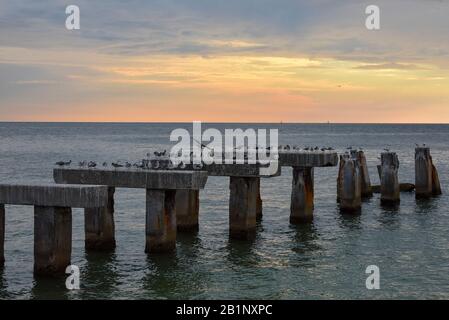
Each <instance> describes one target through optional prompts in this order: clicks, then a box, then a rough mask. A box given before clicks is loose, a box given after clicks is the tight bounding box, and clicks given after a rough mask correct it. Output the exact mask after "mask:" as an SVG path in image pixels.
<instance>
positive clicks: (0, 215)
mask: <svg viewBox="0 0 449 320" xmlns="http://www.w3.org/2000/svg"><path fill="white" fill-rule="evenodd" d="M4 248H5V205H4V204H0V268H2V267H3V265H4V264H5V251H4Z"/></svg>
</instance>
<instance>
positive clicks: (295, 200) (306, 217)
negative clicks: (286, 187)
mask: <svg viewBox="0 0 449 320" xmlns="http://www.w3.org/2000/svg"><path fill="white" fill-rule="evenodd" d="M313 192H314V190H313V168H312V167H293V179H292V194H291V204H290V223H292V224H301V223H306V222H310V221H312V220H313V207H314V203H313V198H314V194H313Z"/></svg>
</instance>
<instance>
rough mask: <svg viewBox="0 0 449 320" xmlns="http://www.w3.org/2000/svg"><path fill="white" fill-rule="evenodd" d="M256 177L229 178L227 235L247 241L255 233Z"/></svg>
mask: <svg viewBox="0 0 449 320" xmlns="http://www.w3.org/2000/svg"><path fill="white" fill-rule="evenodd" d="M257 186H258V183H257V177H232V176H231V177H230V183H229V190H230V196H229V235H230V237H231V238H233V239H249V238H251V237H253V236H254V234H255V231H256V207H257Z"/></svg>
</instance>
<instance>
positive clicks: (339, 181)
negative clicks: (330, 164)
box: [337, 155, 345, 203]
mask: <svg viewBox="0 0 449 320" xmlns="http://www.w3.org/2000/svg"><path fill="white" fill-rule="evenodd" d="M343 157H344V156H343V155H340V161H339V162H338V175H337V203H340V193H341V188H342V181H343V165H344V163H345V161H344V160H343Z"/></svg>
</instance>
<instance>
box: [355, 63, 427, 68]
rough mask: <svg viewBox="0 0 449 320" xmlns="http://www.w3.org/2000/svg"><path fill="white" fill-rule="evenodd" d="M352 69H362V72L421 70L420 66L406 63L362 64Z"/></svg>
mask: <svg viewBox="0 0 449 320" xmlns="http://www.w3.org/2000/svg"><path fill="white" fill-rule="evenodd" d="M354 69H364V70H418V69H423V67H421V66H417V65H415V64H406V63H396V62H389V63H380V64H363V65H359V66H357V67H354Z"/></svg>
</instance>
